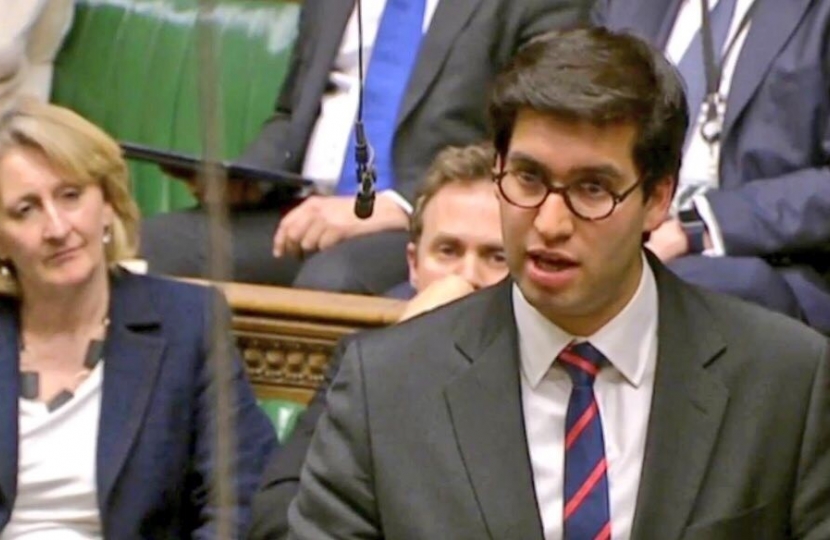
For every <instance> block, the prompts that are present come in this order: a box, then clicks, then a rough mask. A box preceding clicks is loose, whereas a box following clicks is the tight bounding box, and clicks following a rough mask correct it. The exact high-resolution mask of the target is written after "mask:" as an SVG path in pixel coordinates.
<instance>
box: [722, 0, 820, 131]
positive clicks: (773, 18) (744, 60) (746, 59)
mask: <svg viewBox="0 0 830 540" xmlns="http://www.w3.org/2000/svg"><path fill="white" fill-rule="evenodd" d="M756 1H757V2H760V3H759V4H758V7H757V8H756V10H755V13H753V15H752V21H751V24H750V27H749V33H748V35H747V37H746V41H745V42H744V45H743V47H741V50H740V53H739V57H738V61H737V64H736V65H735V73H734V74H733V75H732V83H731V85H730V87H729V96H728V97H727V101H726V116H725V118H724V121H723V122H724V128H723V129H724V137H728V135H729V130H730V128H731V127H732V126H733V125H734V124H735V121H736V120H737V119H738V117H739V116H740V114H741V112H743V110H744V108H745V107H746V105H747V104H748V103H749V101H750V99H752V96H753V95H754V94H755V92H756V91H757V89H758V86H759V85H760V84H761V81H763V79H764V76H766V74H767V72H768V71H769V69H770V66H771V65H772V62H773V60H774V59H775V56H776V55H777V54H778V52H779V51H780V50H781V48H782V47H783V46H784V44H785V43H786V42H787V40H789V39H790V36H791V35H792V34H793V32H794V31H795V29H796V28H797V27H798V24H799V22H800V21H801V19H802V18H803V17H804V16H805V15H806V13H807V8H808V7H809V6H810V4H811V3H812V2H813V1H815V0H787V1H786V2H780V1H776V0H756Z"/></svg>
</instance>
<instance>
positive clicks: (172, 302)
mask: <svg viewBox="0 0 830 540" xmlns="http://www.w3.org/2000/svg"><path fill="white" fill-rule="evenodd" d="M115 279H116V290H122V291H129V292H126V293H125V294H126V295H127V297H128V298H133V299H135V298H136V297H141V298H142V301H145V302H149V303H150V305H151V306H152V307H151V309H152V310H154V311H155V312H156V313H157V314H158V315H159V316H160V317H161V318H162V319H170V318H172V319H176V320H185V319H186V320H189V321H191V322H193V323H197V324H202V323H203V322H204V320H205V317H206V316H207V314H208V313H209V311H208V310H210V309H211V308H212V306H211V300H212V299H213V298H214V297H216V296H217V295H221V293H220V292H219V291H218V290H217V289H216V288H215V287H212V286H209V285H207V284H202V283H197V282H193V281H184V280H182V279H178V278H173V277H166V276H159V275H154V274H136V273H132V272H128V271H126V270H125V271H119V272H118V274H117V277H116V278H115Z"/></svg>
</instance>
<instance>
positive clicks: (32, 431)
mask: <svg viewBox="0 0 830 540" xmlns="http://www.w3.org/2000/svg"><path fill="white" fill-rule="evenodd" d="M137 227H138V210H137V208H136V205H135V203H134V201H133V200H132V198H131V197H130V191H129V185H128V178H127V169H126V166H125V164H124V161H123V159H122V157H121V153H120V149H119V147H118V145H117V144H116V143H115V142H114V141H113V140H112V139H111V138H110V137H108V136H107V135H106V134H105V133H103V132H102V131H101V130H100V129H98V128H97V127H95V126H93V125H92V124H90V123H89V122H87V121H86V120H84V119H83V118H81V117H79V116H78V115H76V114H75V113H73V112H71V111H69V110H67V109H63V108H60V107H57V106H53V105H48V104H45V103H41V102H38V101H35V100H30V101H26V102H24V103H22V104H20V105H18V106H17V107H16V108H15V109H13V110H11V111H10V112H8V113H7V114H5V115H3V116H2V117H1V118H0V262H1V263H2V266H0V273H2V278H0V281H2V289H3V293H4V294H3V295H2V296H0V343H2V347H0V539H2V540H13V539H17V538H35V537H37V538H41V537H43V538H46V537H48V538H62V539H64V538H65V539H93V538H118V539H119V540H120V539H130V538H154V539H156V538H212V537H213V535H214V534H215V533H214V520H215V517H216V514H217V509H216V508H214V507H213V505H212V503H213V501H212V496H211V490H210V485H211V480H212V473H213V455H214V452H213V448H212V446H213V434H212V425H213V414H214V412H213V407H212V403H213V401H212V398H211V392H210V391H209V390H208V389H209V386H210V383H211V374H210V372H209V371H210V370H209V366H208V361H207V359H208V357H209V356H210V355H211V354H212V353H213V352H215V351H213V350H212V349H211V340H210V339H209V336H210V333H209V332H210V331H209V329H210V328H211V325H212V321H213V314H212V310H211V306H212V304H214V302H215V301H216V297H217V294H218V293H216V292H215V291H213V290H211V289H208V288H204V287H198V286H195V285H189V284H183V283H178V282H174V281H169V280H165V279H161V278H156V277H150V276H140V275H133V274H131V273H129V272H127V271H125V270H123V269H120V268H119V267H118V262H119V261H121V260H124V259H126V258H129V257H132V256H133V254H134V253H135V249H136V238H137ZM222 316H225V314H222ZM231 359H232V361H233V369H234V373H235V377H234V387H235V388H234V390H235V391H234V395H235V406H234V408H233V410H232V411H231V413H232V414H233V415H234V424H235V426H236V435H235V437H236V441H237V444H236V450H237V451H236V453H235V462H234V464H233V467H234V470H235V472H236V475H235V486H236V492H235V495H236V496H235V499H236V503H237V508H236V509H235V510H236V512H235V516H236V518H237V523H238V525H239V535H240V536H242V535H244V531H245V528H246V526H247V523H248V521H249V520H248V503H249V500H250V497H251V494H252V492H253V491H254V490H255V488H256V486H257V483H258V480H259V472H260V469H261V467H262V464H263V463H264V461H265V459H266V457H267V456H268V455H269V453H270V452H271V450H272V447H273V446H274V444H275V438H274V432H273V429H272V427H271V425H270V423H269V421H268V420H267V418H266V417H265V416H264V414H263V413H262V412H261V411H260V410H259V408H258V407H257V405H256V403H255V400H254V397H253V395H252V391H251V389H250V387H249V385H248V384H247V382H246V380H245V377H244V373H243V370H242V367H241V363H240V362H239V359H238V357H237V356H236V355H235V354H231ZM242 441H244V444H243V443H242Z"/></svg>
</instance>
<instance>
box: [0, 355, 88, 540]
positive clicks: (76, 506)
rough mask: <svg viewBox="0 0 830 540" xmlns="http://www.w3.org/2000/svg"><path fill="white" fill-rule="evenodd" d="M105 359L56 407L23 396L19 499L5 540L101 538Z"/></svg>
mask: <svg viewBox="0 0 830 540" xmlns="http://www.w3.org/2000/svg"><path fill="white" fill-rule="evenodd" d="M102 378H103V362H98V364H97V365H96V366H95V369H93V370H92V373H90V375H89V376H88V377H87V378H86V379H85V380H84V381H83V382H82V383H81V384H80V385H79V386H78V388H77V389H76V391H75V397H73V398H72V399H70V400H69V401H67V402H66V403H64V404H63V405H62V406H60V407H59V408H57V409H56V410H55V411H53V412H51V413H50V412H49V411H48V410H47V408H46V404H44V403H41V402H38V401H30V400H26V399H20V401H19V406H20V442H19V450H18V473H17V498H16V499H15V502H14V509H13V510H12V515H11V520H10V521H9V523H8V525H6V528H5V529H3V531H2V532H0V540H24V539H25V540H89V539H101V538H103V536H102V531H101V516H100V515H99V512H98V498H97V487H96V481H95V478H96V474H95V460H96V448H97V441H98V418H99V415H100V410H101V382H102Z"/></svg>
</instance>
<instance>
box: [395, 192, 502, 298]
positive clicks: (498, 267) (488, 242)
mask: <svg viewBox="0 0 830 540" xmlns="http://www.w3.org/2000/svg"><path fill="white" fill-rule="evenodd" d="M423 221H424V226H423V232H422V233H421V238H420V240H419V241H418V243H417V245H416V244H414V243H411V242H410V244H409V245H408V246H407V260H408V262H409V281H410V283H411V284H412V286H413V287H414V288H415V289H416V290H417V291H419V292H420V291H422V290H424V289H425V288H426V287H427V286H429V285H430V284H432V283H433V282H435V281H437V280H439V279H441V278H444V277H446V276H449V275H451V274H456V275H459V276H461V277H463V278H464V279H465V280H467V281H468V282H469V283H470V284H471V285H473V287H475V288H480V287H486V286H488V285H492V284H494V283H496V282H498V281H500V280H501V279H503V278H504V277H505V276H506V275H507V263H506V262H505V259H504V248H503V246H502V241H501V226H500V220H499V203H498V200H496V197H495V196H494V195H493V188H492V186H491V184H490V182H489V181H481V182H474V183H462V182H456V183H451V184H447V185H446V186H444V187H442V188H441V189H440V190H439V191H438V192H437V193H436V194H435V195H434V196H433V197H432V199H431V200H430V201H429V202H428V203H427V205H426V207H425V208H424V215H423Z"/></svg>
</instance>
